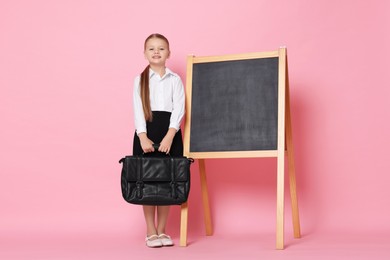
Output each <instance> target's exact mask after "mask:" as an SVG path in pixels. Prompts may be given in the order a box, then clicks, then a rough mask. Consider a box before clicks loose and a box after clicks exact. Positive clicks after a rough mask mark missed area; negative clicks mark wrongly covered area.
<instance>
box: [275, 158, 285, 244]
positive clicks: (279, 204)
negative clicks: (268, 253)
mask: <svg viewBox="0 0 390 260" xmlns="http://www.w3.org/2000/svg"><path fill="white" fill-rule="evenodd" d="M277 167H278V170H277V183H276V249H284V155H283V156H278V166H277Z"/></svg>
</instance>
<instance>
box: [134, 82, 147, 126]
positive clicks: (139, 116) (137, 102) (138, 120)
mask: <svg viewBox="0 0 390 260" xmlns="http://www.w3.org/2000/svg"><path fill="white" fill-rule="evenodd" d="M140 93H141V91H140V76H137V77H136V78H135V79H134V87H133V111H134V125H135V130H136V132H137V134H140V133H143V132H146V121H145V116H144V111H143V108H142V100H141V94H140Z"/></svg>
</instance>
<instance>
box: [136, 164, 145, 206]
mask: <svg viewBox="0 0 390 260" xmlns="http://www.w3.org/2000/svg"><path fill="white" fill-rule="evenodd" d="M142 170H143V167H142V157H140V156H137V182H136V185H137V193H136V194H137V195H136V196H137V197H138V198H139V199H141V198H142V196H143V187H144V181H143V176H144V174H143V171H142Z"/></svg>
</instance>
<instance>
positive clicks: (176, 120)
mask: <svg viewBox="0 0 390 260" xmlns="http://www.w3.org/2000/svg"><path fill="white" fill-rule="evenodd" d="M184 100H185V95H184V86H183V82H182V81H181V79H180V77H179V76H177V77H175V83H174V85H173V93H172V114H171V120H170V124H169V127H172V128H175V129H176V130H179V129H180V124H181V121H182V120H183V116H184V113H185V104H184Z"/></svg>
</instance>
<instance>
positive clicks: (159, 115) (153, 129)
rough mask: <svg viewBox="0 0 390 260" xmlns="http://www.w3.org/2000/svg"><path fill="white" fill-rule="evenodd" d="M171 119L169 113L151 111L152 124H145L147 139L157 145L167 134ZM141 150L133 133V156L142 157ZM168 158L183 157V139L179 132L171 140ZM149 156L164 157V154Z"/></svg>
mask: <svg viewBox="0 0 390 260" xmlns="http://www.w3.org/2000/svg"><path fill="white" fill-rule="evenodd" d="M170 119H171V113H170V112H165V111H153V120H152V122H146V131H147V135H148V138H149V139H150V140H152V142H153V143H155V144H159V143H161V141H162V139H163V138H164V137H165V135H166V134H167V132H168V129H169V123H170ZM142 154H143V150H142V147H141V143H140V140H139V137H138V135H137V133H134V141H133V155H142ZM169 154H170V156H183V139H182V135H181V130H180V129H179V131H177V132H176V135H175V137H174V138H173V141H172V145H171V149H170V151H169ZM148 155H150V156H164V155H165V154H164V153H160V152H158V151H157V152H154V153H148Z"/></svg>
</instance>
